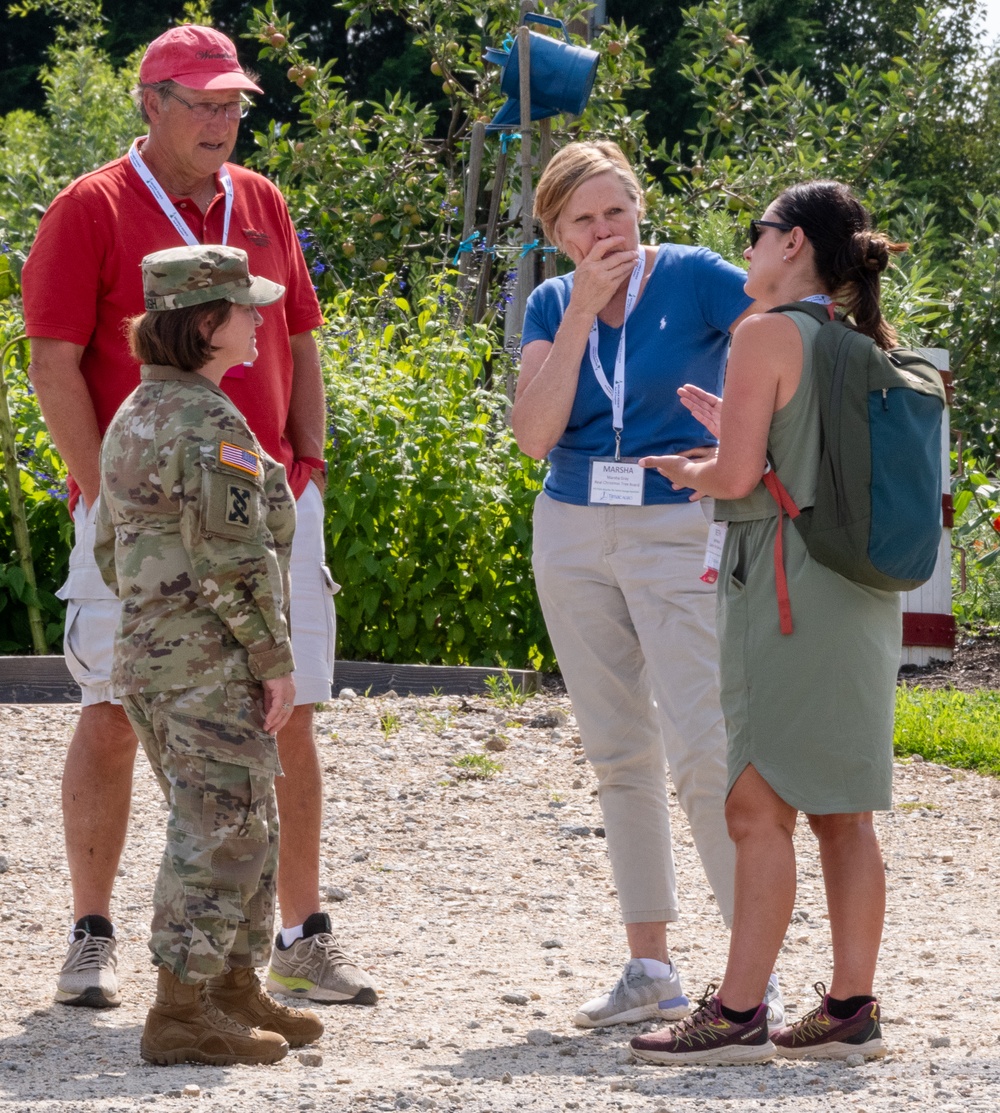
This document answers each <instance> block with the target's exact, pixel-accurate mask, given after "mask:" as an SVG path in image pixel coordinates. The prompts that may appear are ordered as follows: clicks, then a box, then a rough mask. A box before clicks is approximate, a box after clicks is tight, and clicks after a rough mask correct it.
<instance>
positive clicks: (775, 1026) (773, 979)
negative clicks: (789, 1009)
mask: <svg viewBox="0 0 1000 1113" xmlns="http://www.w3.org/2000/svg"><path fill="white" fill-rule="evenodd" d="M764 1004H765V1005H767V1030H768V1032H770V1033H771V1034H772V1035H773V1034H774V1033H775V1032H777V1031H779V1030H780V1029H781V1028H784V1026H785V1002H784V1001H782V999H781V989H780V988H779V986H778V975H777V974H772V975H771V976H770V977H769V978H768V979H767V989H766V990H765V991H764Z"/></svg>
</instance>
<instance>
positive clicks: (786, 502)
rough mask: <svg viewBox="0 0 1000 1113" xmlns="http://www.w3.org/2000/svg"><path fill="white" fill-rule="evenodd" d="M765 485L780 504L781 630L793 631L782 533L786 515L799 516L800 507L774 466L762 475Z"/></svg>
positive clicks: (776, 584)
mask: <svg viewBox="0 0 1000 1113" xmlns="http://www.w3.org/2000/svg"><path fill="white" fill-rule="evenodd" d="M762 482H763V484H764V486H765V487H766V488H767V489H768V491H769V492H770V493H771V498H773V499H774V501H775V502H776V503H777V504H778V528H777V530H776V532H775V535H774V588H775V592H776V593H777V596H778V618H779V620H780V624H781V632H782V633H783V634H790V633H791V632H792V601H791V599H790V598H789V596H788V580H787V578H786V577H785V553H784V548H783V546H782V541H781V535H782V530H783V528H784V525H785V515H786V514H787V515H788V517H789V518H797V517H798V516H799V508H798V507H797V506H796V505H795V499H793V498H792V496H791V495H790V494H789V493H788V489H787V488H786V487H785V485H784V483H782V482H781V480H780V479H779V478H778V476H777V473H776V472H775V471H774V469H773V468H771V467H769V468H768V469H767V471H766V472H764V475H763V476H762Z"/></svg>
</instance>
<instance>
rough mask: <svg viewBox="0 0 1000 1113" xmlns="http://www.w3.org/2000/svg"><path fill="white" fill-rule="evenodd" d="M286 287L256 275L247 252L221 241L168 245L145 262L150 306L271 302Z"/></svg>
mask: <svg viewBox="0 0 1000 1113" xmlns="http://www.w3.org/2000/svg"><path fill="white" fill-rule="evenodd" d="M284 292H285V287H284V286H279V285H278V283H277V282H271V281H270V280H269V279H267V278H260V277H258V276H255V275H252V274H250V273H249V271H248V269H247V253H246V252H245V251H242V250H241V249H240V248H238V247H224V246H222V245H221V244H196V245H195V246H194V247H168V248H167V249H166V250H165V251H154V252H153V254H152V255H147V256H146V257H145V258H144V259H143V261H142V293H143V297H144V299H145V304H146V309H147V311H150V310H153V311H155V310H160V309H181V308H183V307H184V306H186V305H202V304H204V303H205V302H209V301H223V300H224V301H231V302H235V304H236V305H270V304H271V303H272V302H276V301H277V300H278V298H280V297H281V295H282V294H283V293H284Z"/></svg>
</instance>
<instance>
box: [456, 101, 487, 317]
mask: <svg viewBox="0 0 1000 1113" xmlns="http://www.w3.org/2000/svg"><path fill="white" fill-rule="evenodd" d="M485 151H486V125H485V124H484V123H483V122H482V120H477V121H476V122H475V123H474V124H473V125H472V139H471V142H470V144H469V171H468V173H469V176H468V180H467V181H466V183H465V219H464V220H463V221H462V242H463V243H464V242H465V241H466V240H467V239H468V238H469V236H471V235H472V230H473V228H475V226H476V212H477V210H478V208H479V179H480V178H481V177H482V176H483V155H484V153H485ZM471 262H472V253H471V252H469V251H463V252H462V253H461V254H460V255H459V258H458V274H459V278H458V292H459V294H460V295H461V294H463V293H465V290H466V287H467V286H468V284H469V266H470V263H471Z"/></svg>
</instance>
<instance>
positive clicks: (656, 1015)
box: [573, 958, 691, 1028]
mask: <svg viewBox="0 0 1000 1113" xmlns="http://www.w3.org/2000/svg"><path fill="white" fill-rule="evenodd" d="M690 1008H691V1004H690V1002H689V1001H688V999H687V998H686V997H685V996H684V992H683V990H682V989H681V976H680V974H679V973H678V972H677V967H676V966H673V965H671V967H670V976H669V977H667V978H651V977H650V976H649V975H648V974H647V973H646V971H645V970H644V969H643V965H642V962H641V961H640V960H639V959H637V958H632V959H629V961H628V962H626V963H625V969H624V970H623V971H622V976H621V977H620V978H619V979H618V983H617V984H616V985H615V987H614V989H613V990H612V991H611V992H610V993H605V994H604V995H603V996H601V997H595V998H594V999H593V1001H588V1002H587V1003H586V1005H584V1006H583V1007H582V1008H581V1009H580V1011H579V1012H578V1013H577V1014H576V1016H574V1017H573V1023H574V1024H575V1025H576V1026H577V1027H578V1028H606V1027H610V1025H612V1024H635V1023H637V1022H638V1021H640V1020H678V1019H680V1017H682V1016H687V1014H688V1012H689V1011H690Z"/></svg>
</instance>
